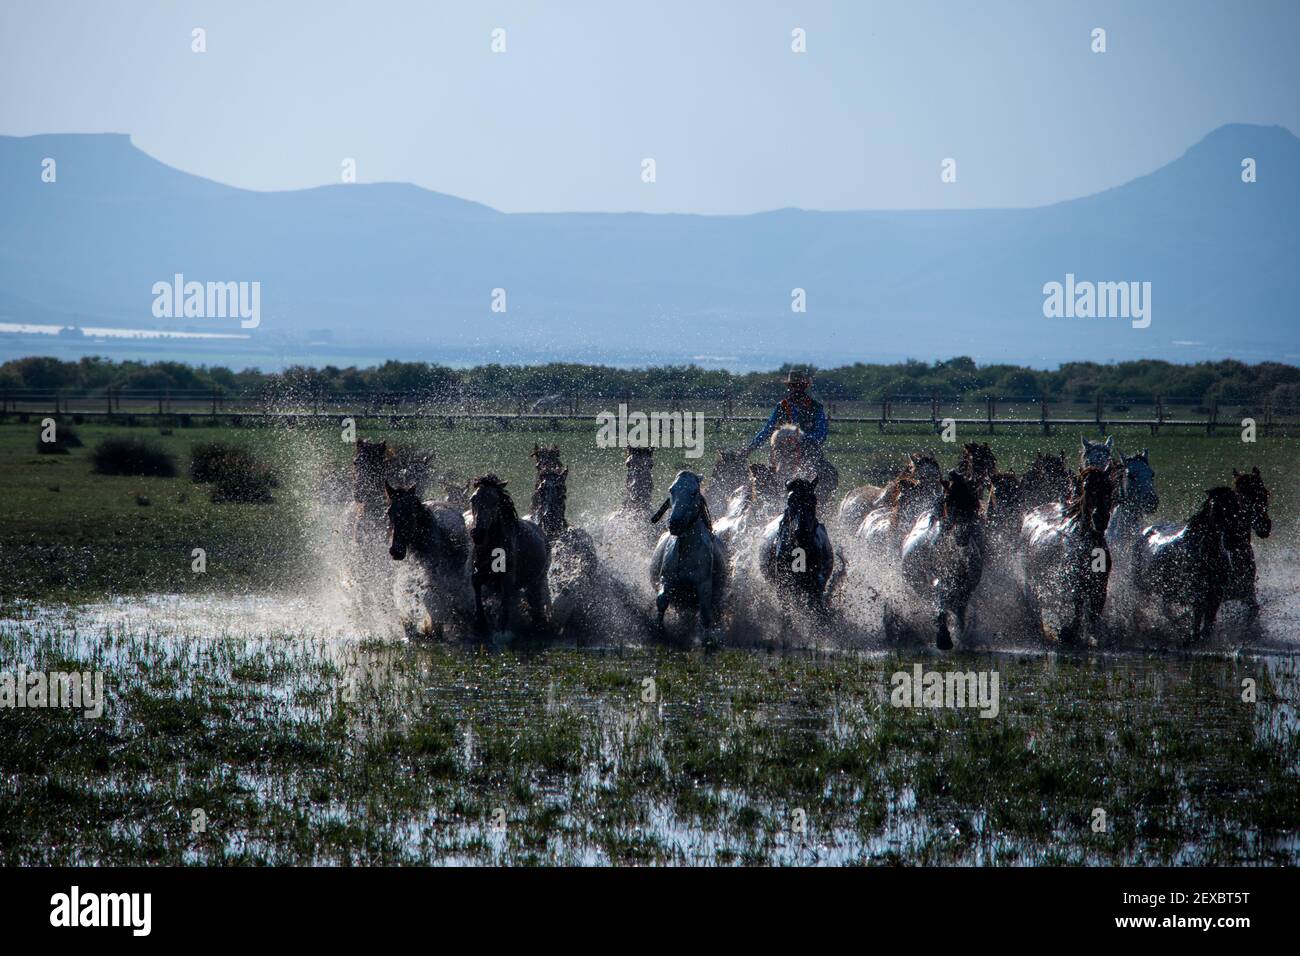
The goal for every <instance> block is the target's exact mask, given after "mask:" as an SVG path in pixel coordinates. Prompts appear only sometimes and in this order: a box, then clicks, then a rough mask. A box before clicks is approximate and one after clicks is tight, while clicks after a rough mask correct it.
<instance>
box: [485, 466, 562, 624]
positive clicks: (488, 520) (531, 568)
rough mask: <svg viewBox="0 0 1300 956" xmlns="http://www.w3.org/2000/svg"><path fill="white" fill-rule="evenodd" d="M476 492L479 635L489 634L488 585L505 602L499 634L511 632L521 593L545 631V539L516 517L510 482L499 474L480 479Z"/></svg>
mask: <svg viewBox="0 0 1300 956" xmlns="http://www.w3.org/2000/svg"><path fill="white" fill-rule="evenodd" d="M473 488H474V490H473V493H472V494H471V495H470V496H469V510H470V521H469V537H470V541H471V542H473V546H474V550H473V559H472V564H471V567H472V572H471V576H470V583H471V584H472V585H473V587H474V622H475V625H476V626H477V627H478V629H479V630H480V631H481V632H482V631H486V630H487V627H488V621H487V613H486V612H485V610H484V608H483V589H484V588H485V587H489V588H491V589H492V590H494V591H495V592H496V593H497V594H498V595H499V596H500V598H501V614H500V620H499V622H498V624H499V627H498V630H501V631H507V630H509V629H510V625H511V619H512V617H513V612H514V605H515V603H516V600H517V598H518V595H519V593H520V592H523V594H524V596H525V597H526V598H527V600H528V608H529V611H530V612H531V615H532V621H533V624H534V626H537V627H541V628H543V629H544V628H546V627H547V624H548V621H547V616H548V613H549V611H550V605H551V594H550V588H549V587H548V586H547V581H546V575H547V570H548V568H549V567H550V552H549V550H548V549H547V546H546V536H545V535H544V534H542V531H541V529H540V528H538V527H537V525H535V524H533V522H531V521H528V520H525V519H523V518H520V517H519V516H518V513H517V512H516V511H515V503H514V501H512V500H511V498H510V493H509V492H508V491H506V482H504V481H502V480H501V479H500V478H498V477H497V476H496V475H483V476H481V477H479V478H476V479H475V480H474V486H473Z"/></svg>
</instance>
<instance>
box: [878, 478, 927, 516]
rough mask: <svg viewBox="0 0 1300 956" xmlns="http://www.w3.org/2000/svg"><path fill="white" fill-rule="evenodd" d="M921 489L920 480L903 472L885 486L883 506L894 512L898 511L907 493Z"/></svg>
mask: <svg viewBox="0 0 1300 956" xmlns="http://www.w3.org/2000/svg"><path fill="white" fill-rule="evenodd" d="M920 487H921V479H920V478H917V477H916V476H915V475H911V474H909V473H908V472H906V471H904V472H902V473H900V474H899V475H898V476H897V477H895V478H894V480H893V481H891V482H890V483H889V484H887V485H886V486H885V504H886V506H887V507H889V508H892V509H893V510H894V511H897V510H898V509H899V506H901V505H902V503H903V500H904V499H905V498H908V497H909V495H908V493H909V492H913V491H915V490H916V489H918V488H920Z"/></svg>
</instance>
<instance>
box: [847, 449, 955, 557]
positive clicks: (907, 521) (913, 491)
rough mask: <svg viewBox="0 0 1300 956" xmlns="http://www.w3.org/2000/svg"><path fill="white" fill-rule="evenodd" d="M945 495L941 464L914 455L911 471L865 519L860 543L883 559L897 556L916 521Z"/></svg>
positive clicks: (900, 476)
mask: <svg viewBox="0 0 1300 956" xmlns="http://www.w3.org/2000/svg"><path fill="white" fill-rule="evenodd" d="M943 493H944V489H943V478H942V472H941V471H940V470H939V463H938V462H937V461H936V460H935V459H934V458H932V457H931V456H929V455H915V454H914V455H912V460H911V462H910V463H909V465H908V466H907V468H905V469H903V471H902V472H900V473H899V474H898V476H897V477H896V478H894V479H893V480H892V481H890V482H889V483H888V484H887V485H885V489H884V491H883V492H882V493H881V496H880V498H879V499H878V501H879V504H878V505H877V506H876V507H875V508H872V509H871V510H870V511H868V512H867V514H866V516H865V517H863V519H862V523H861V525H859V527H858V528H857V537H858V539H859V540H861V541H862V542H863V543H864V544H866V545H868V546H869V547H872V548H874V549H876V551H877V552H878V553H879V554H881V555H884V556H889V557H893V556H895V555H897V553H898V549H899V547H901V546H902V543H903V538H904V536H905V535H906V534H907V533H908V532H909V531H910V530H911V529H912V525H914V524H915V523H916V519H917V518H919V517H921V515H923V514H925V513H926V512H927V511H930V510H931V509H932V508H933V507H934V506H935V505H936V504H937V503H938V502H939V500H940V499H941V498H942V497H943Z"/></svg>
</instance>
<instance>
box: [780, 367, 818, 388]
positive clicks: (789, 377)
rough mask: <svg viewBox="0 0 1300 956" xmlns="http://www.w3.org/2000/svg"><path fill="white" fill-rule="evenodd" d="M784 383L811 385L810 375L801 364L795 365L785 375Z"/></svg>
mask: <svg viewBox="0 0 1300 956" xmlns="http://www.w3.org/2000/svg"><path fill="white" fill-rule="evenodd" d="M785 384H787V385H811V384H812V376H811V375H809V374H808V370H807V369H806V368H804V367H803V366H801V365H796V366H795V367H794V368H792V369H790V371H789V372H787V373H786V375H785Z"/></svg>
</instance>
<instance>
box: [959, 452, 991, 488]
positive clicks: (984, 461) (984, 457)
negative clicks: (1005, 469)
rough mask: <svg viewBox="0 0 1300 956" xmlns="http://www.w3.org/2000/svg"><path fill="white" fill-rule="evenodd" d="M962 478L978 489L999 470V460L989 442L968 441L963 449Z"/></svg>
mask: <svg viewBox="0 0 1300 956" xmlns="http://www.w3.org/2000/svg"><path fill="white" fill-rule="evenodd" d="M960 470H961V473H962V476H963V477H965V479H966V480H967V481H969V482H970V483H971V484H973V485H974V486H975V487H976V488H979V487H982V486H983V485H984V484H985V483H986V482H987V481H988V480H989V479H990V478H991V477H993V473H994V472H996V471H997V470H998V459H997V456H996V455H995V454H993V449H992V448H990V447H989V444H988V442H982V441H981V442H973V441H968V442H966V443H965V444H964V445H962V448H961V466H960Z"/></svg>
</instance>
